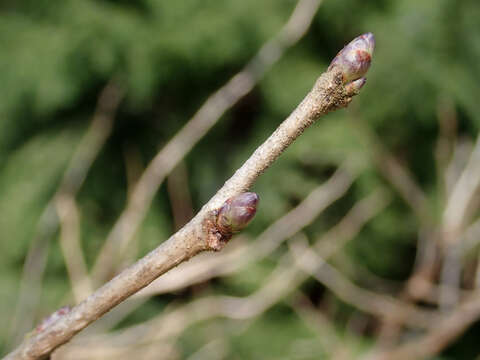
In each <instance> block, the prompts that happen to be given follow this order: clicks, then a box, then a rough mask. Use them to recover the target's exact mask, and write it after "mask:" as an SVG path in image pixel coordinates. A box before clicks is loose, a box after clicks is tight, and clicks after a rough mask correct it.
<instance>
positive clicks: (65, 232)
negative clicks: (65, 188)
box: [55, 195, 93, 303]
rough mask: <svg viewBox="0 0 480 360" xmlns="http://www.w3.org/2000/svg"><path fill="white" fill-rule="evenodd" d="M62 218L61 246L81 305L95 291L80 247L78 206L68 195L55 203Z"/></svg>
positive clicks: (77, 299) (73, 289)
mask: <svg viewBox="0 0 480 360" xmlns="http://www.w3.org/2000/svg"><path fill="white" fill-rule="evenodd" d="M55 204H56V207H57V213H58V216H59V218H60V224H61V225H60V229H61V231H60V246H61V249H62V253H63V257H64V259H65V265H66V267H67V271H68V276H69V278H70V283H71V286H72V291H73V296H74V297H75V302H76V303H79V302H80V301H81V300H83V299H85V298H86V297H87V296H88V295H90V294H91V293H92V291H93V289H92V286H91V284H90V279H89V277H88V271H87V265H86V263H85V259H84V258H83V250H82V247H81V245H80V224H79V222H80V220H79V214H78V209H77V205H76V204H75V201H74V199H73V198H72V197H71V196H68V195H59V196H57V198H56V201H55Z"/></svg>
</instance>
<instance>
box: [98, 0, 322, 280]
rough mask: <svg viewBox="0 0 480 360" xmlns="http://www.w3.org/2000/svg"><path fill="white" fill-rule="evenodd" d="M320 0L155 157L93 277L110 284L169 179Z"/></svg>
mask: <svg viewBox="0 0 480 360" xmlns="http://www.w3.org/2000/svg"><path fill="white" fill-rule="evenodd" d="M320 3H321V0H300V1H299V2H298V4H297V6H296V7H295V10H294V11H293V13H292V16H291V17H290V19H289V20H288V22H287V24H286V25H285V26H284V27H283V28H282V29H281V30H280V32H279V33H278V34H277V35H276V36H275V37H274V38H272V39H271V40H270V41H268V42H267V43H265V44H264V45H263V46H262V48H261V49H260V50H259V52H258V53H257V54H256V55H255V56H254V57H253V59H252V60H251V61H250V62H249V63H248V64H247V65H246V66H245V67H244V69H243V70H242V71H240V72H239V73H238V74H236V75H235V76H233V77H232V78H231V79H230V80H229V81H228V82H227V83H226V84H225V85H224V86H222V87H221V88H220V89H218V90H217V91H216V92H215V93H213V94H212V95H211V96H210V97H209V98H208V99H207V100H206V101H205V103H204V104H203V105H202V106H201V107H200V109H199V110H198V111H197V112H196V113H195V115H194V116H193V117H192V118H191V119H190V120H189V121H188V122H187V123H186V124H185V126H184V127H183V128H182V129H181V130H180V131H179V132H178V133H177V134H176V135H175V136H174V137H173V138H172V139H171V140H170V141H169V142H168V143H167V144H166V145H165V147H164V148H163V149H162V150H161V151H160V152H159V153H158V154H157V155H156V156H155V157H154V159H153V160H152V161H151V162H150V164H149V165H148V167H147V168H146V169H145V171H144V173H143V175H142V176H141V178H140V179H139V181H138V183H137V184H136V186H135V188H134V190H133V191H132V194H131V197H130V199H129V201H128V203H127V206H126V208H125V209H124V210H123V212H122V213H121V215H120V217H119V219H118V221H117V222H116V223H115V225H114V226H113V229H112V230H111V232H110V234H109V235H108V237H107V240H106V242H105V245H104V247H103V248H102V250H101V252H100V254H99V256H98V257H97V260H96V262H95V265H94V268H93V272H92V278H93V280H94V281H95V282H96V283H98V284H100V283H102V282H103V281H105V280H107V279H108V277H109V276H110V274H111V273H112V270H113V267H114V266H115V264H116V262H117V261H118V260H119V257H121V256H122V254H123V253H124V251H125V249H126V248H127V246H128V243H129V241H130V239H131V238H132V237H133V235H134V234H135V232H136V231H137V229H138V227H139V226H140V224H141V222H142V220H143V219H144V217H145V215H146V213H147V211H148V208H149V207H150V204H151V202H152V200H153V197H154V195H155V193H156V192H157V190H158V188H159V187H160V185H161V183H162V182H163V180H164V179H165V177H166V176H167V175H168V174H169V173H170V172H171V171H172V170H173V169H174V168H175V166H177V164H178V163H179V162H180V161H181V160H182V159H183V158H184V157H185V155H186V154H188V153H189V152H190V150H191V149H192V148H193V147H194V146H195V144H196V143H197V142H198V141H199V140H200V139H201V138H203V136H204V135H205V134H206V133H207V132H208V131H209V130H210V129H211V128H212V127H213V126H214V125H215V124H216V123H217V121H218V120H219V119H220V117H221V116H222V115H223V114H224V113H225V112H226V111H227V110H228V109H230V108H231V107H232V106H233V105H235V104H236V103H237V102H238V101H239V100H240V99H241V98H242V97H243V96H245V95H246V94H247V93H249V92H250V91H251V90H252V89H253V87H254V86H255V84H256V83H257V82H258V81H259V80H260V79H261V78H262V77H263V75H264V74H265V73H266V72H267V71H268V70H269V69H270V68H271V66H272V65H273V64H274V63H276V62H277V61H278V59H280V57H281V56H282V54H283V53H284V52H285V51H286V50H287V49H288V48H289V47H291V46H292V45H294V44H295V43H296V42H297V41H298V40H299V39H300V38H301V37H302V36H303V35H304V34H305V33H306V31H307V29H308V28H309V26H310V24H311V22H312V20H313V17H314V15H315V13H316V11H317V9H318V7H319V6H320Z"/></svg>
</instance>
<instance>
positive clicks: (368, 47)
mask: <svg viewBox="0 0 480 360" xmlns="http://www.w3.org/2000/svg"><path fill="white" fill-rule="evenodd" d="M374 48H375V37H374V36H373V34H372V33H366V34H363V35H360V36H358V37H356V38H355V39H353V40H352V41H351V42H350V43H348V44H347V45H346V46H345V47H344V48H343V49H342V50H340V52H339V53H338V54H337V56H335V58H334V59H333V60H332V62H331V64H330V66H329V67H328V70H331V69H333V68H335V67H336V68H338V69H340V70H341V71H342V75H343V82H344V83H348V82H350V81H354V80H357V79H360V78H361V77H363V76H364V75H365V74H366V73H367V71H368V68H369V67H370V62H371V61H372V54H373V49H374Z"/></svg>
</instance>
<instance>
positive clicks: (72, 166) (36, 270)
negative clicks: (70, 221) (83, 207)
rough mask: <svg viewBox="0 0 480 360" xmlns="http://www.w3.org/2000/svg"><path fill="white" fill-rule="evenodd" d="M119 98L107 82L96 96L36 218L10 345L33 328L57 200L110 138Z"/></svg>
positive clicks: (71, 191) (73, 187) (72, 192)
mask: <svg viewBox="0 0 480 360" xmlns="http://www.w3.org/2000/svg"><path fill="white" fill-rule="evenodd" d="M123 95H124V93H123V90H122V89H121V88H120V87H119V85H118V84H117V83H116V81H115V80H111V81H110V82H109V83H108V84H107V85H106V86H105V87H104V88H103V90H102V91H101V93H100V95H99V97H98V100H97V107H96V109H95V113H94V115H93V117H92V121H91V124H90V125H89V127H88V129H87V131H86V133H85V135H84V136H83V138H82V140H81V141H80V144H79V145H78V147H77V149H76V150H75V152H74V154H73V156H72V158H71V160H70V162H69V164H68V167H67V169H66V170H65V172H64V174H63V178H62V180H61V182H60V184H59V186H58V189H57V191H56V192H55V194H54V195H53V197H52V200H51V201H50V202H49V203H48V204H47V206H46V207H45V209H44V210H43V212H42V214H41V215H40V219H39V221H38V224H37V229H36V235H35V237H34V238H33V239H32V242H31V243H30V246H29V249H28V253H27V257H26V260H25V263H24V268H23V274H22V280H21V283H20V294H19V300H18V304H17V307H16V309H15V315H14V319H13V325H12V329H11V337H12V340H11V343H12V345H14V344H17V343H18V342H20V341H21V339H22V337H23V336H24V334H25V332H27V331H29V330H30V329H31V328H32V326H33V321H34V317H35V311H36V307H37V302H38V298H39V296H40V289H41V284H42V279H43V273H44V269H45V266H46V261H47V255H48V246H49V241H50V239H51V237H52V236H53V235H54V234H55V232H56V231H57V229H58V226H59V216H58V214H57V209H56V202H57V199H59V198H70V199H73V198H74V197H75V196H76V194H77V192H78V190H79V189H80V187H81V186H82V184H83V182H84V180H85V178H86V176H87V173H88V171H89V170H90V168H91V166H92V164H93V162H94V161H95V159H96V158H97V156H98V154H99V152H100V151H101V149H102V147H103V145H104V144H105V142H106V140H107V139H108V137H109V136H110V133H111V130H112V125H113V120H114V118H115V113H116V111H117V109H118V106H119V104H120V102H121V101H122V99H123ZM66 261H67V259H66ZM67 266H68V265H67Z"/></svg>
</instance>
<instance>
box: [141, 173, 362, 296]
mask: <svg viewBox="0 0 480 360" xmlns="http://www.w3.org/2000/svg"><path fill="white" fill-rule="evenodd" d="M347 167H348V166H347V165H344V166H341V167H340V168H339V169H338V170H337V171H336V172H335V173H334V175H332V177H331V178H330V179H329V180H328V181H327V182H325V183H323V184H321V185H319V186H317V187H316V188H315V189H314V190H313V191H312V192H311V193H310V194H308V196H307V197H306V198H305V199H304V200H303V201H302V202H301V203H300V204H298V205H297V206H296V207H295V208H293V209H292V210H290V211H289V212H288V213H286V214H285V215H283V216H282V217H281V218H280V219H278V220H277V221H275V222H274V223H273V224H272V225H270V226H269V227H268V228H267V229H266V230H265V231H263V232H262V233H261V234H260V235H259V236H258V237H257V238H256V239H255V241H254V242H252V243H251V244H243V245H237V244H235V246H234V245H233V244H232V245H231V246H229V247H228V248H227V249H226V251H225V253H224V254H222V256H215V254H203V255H202V256H200V257H198V258H196V259H194V260H192V261H191V262H188V263H185V264H182V266H181V267H180V268H178V269H176V271H173V272H169V273H168V274H166V275H165V276H162V277H161V278H159V279H158V280H156V281H155V282H153V283H152V284H151V285H150V286H148V287H147V288H145V289H144V290H142V291H141V292H139V293H138V294H137V296H151V295H154V294H155V295H158V294H162V293H165V292H171V291H176V290H179V289H182V288H184V287H186V286H190V285H192V284H194V283H198V282H201V281H205V280H208V279H210V278H213V277H216V276H224V275H227V274H231V273H233V272H235V271H237V270H238V269H241V268H243V267H245V266H246V265H248V264H250V263H252V262H254V261H258V260H260V259H262V258H264V257H265V256H268V255H269V254H270V253H271V252H273V251H274V250H275V249H277V248H278V246H280V244H281V243H282V242H283V241H285V240H286V239H288V238H289V237H291V236H293V235H295V234H296V233H298V232H299V231H301V230H302V229H303V228H304V227H306V226H308V225H309V224H310V223H311V222H312V221H313V220H314V219H315V218H317V217H318V216H319V215H320V214H321V213H322V212H323V210H325V209H326V208H327V207H328V206H330V205H331V204H332V203H333V202H335V201H336V200H337V199H339V198H340V197H341V196H343V195H344V194H345V192H346V191H347V190H348V189H349V188H350V185H351V184H352V182H353V180H354V177H353V176H352V175H351V174H350V173H349V172H348V170H347V169H346V168H347Z"/></svg>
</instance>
